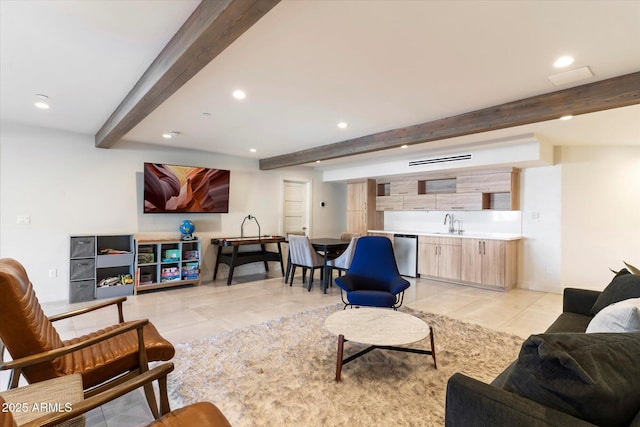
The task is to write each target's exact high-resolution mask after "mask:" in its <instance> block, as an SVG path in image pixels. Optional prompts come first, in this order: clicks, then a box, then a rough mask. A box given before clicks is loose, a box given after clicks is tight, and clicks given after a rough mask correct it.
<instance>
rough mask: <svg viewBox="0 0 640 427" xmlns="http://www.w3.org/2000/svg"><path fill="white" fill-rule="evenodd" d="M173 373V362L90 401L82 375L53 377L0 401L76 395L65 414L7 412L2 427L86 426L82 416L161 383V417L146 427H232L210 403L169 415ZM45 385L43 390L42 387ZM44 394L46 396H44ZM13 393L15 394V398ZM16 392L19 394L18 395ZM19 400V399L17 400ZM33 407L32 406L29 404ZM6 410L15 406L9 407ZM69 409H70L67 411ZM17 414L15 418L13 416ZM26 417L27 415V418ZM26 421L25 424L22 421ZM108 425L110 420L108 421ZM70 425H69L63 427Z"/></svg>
mask: <svg viewBox="0 0 640 427" xmlns="http://www.w3.org/2000/svg"><path fill="white" fill-rule="evenodd" d="M171 371H173V364H172V363H164V364H162V365H159V366H157V367H155V368H153V369H151V370H149V371H147V372H145V373H143V374H141V375H138V376H137V377H135V378H132V379H130V380H128V381H125V382H124V383H122V384H119V385H117V386H115V387H113V388H111V389H109V390H106V391H103V392H101V393H98V394H96V395H94V396H92V397H89V398H86V399H85V398H83V397H82V381H81V377H80V375H79V374H74V375H68V376H67V377H59V378H54V379H52V380H47V381H44V382H42V383H38V384H32V385H28V386H25V387H21V388H19V389H14V390H9V391H8V392H4V393H0V401H2V400H6V401H7V402H11V401H13V402H19V403H21V404H22V403H25V402H33V403H42V402H46V403H52V404H53V407H54V408H55V404H57V403H58V404H59V403H60V402H61V400H60V398H56V397H54V396H53V395H52V392H53V393H56V392H62V391H66V394H67V397H65V399H68V396H76V397H75V398H71V399H69V401H65V402H64V403H65V404H66V406H65V408H66V409H65V410H64V411H54V412H51V413H41V412H36V413H33V412H32V413H22V412H21V413H15V414H13V413H11V412H7V411H4V412H2V413H0V427H17V426H19V427H35V426H38V427H45V426H55V425H58V424H60V423H63V422H66V423H69V422H72V423H73V425H74V426H84V417H83V414H85V413H86V412H88V411H90V410H92V409H95V408H97V407H99V406H102V405H104V404H105V403H107V402H110V401H112V400H114V399H117V398H119V397H121V396H123V395H125V394H127V393H129V392H131V391H133V390H135V389H137V388H139V387H145V386H146V385H151V383H152V382H153V381H156V380H157V381H158V384H159V385H160V387H159V388H160V415H161V417H157V416H156V417H155V418H156V419H155V421H153V422H151V423H150V424H148V425H147V427H164V426H173V427H191V426H198V427H230V426H231V424H229V421H228V420H227V418H226V417H225V416H224V415H223V414H222V412H221V411H220V409H218V408H217V407H216V406H215V405H214V404H212V403H210V402H198V403H194V404H192V405H189V406H186V407H184V408H180V409H176V410H174V411H171V412H170V408H169V399H168V396H167V387H166V383H167V375H168V374H169V373H170V372H171ZM42 386H44V387H42ZM43 392H44V394H43ZM12 393H13V394H14V395H12ZM16 393H19V397H18V395H16ZM16 399H18V400H16ZM27 406H29V407H30V405H27ZM7 407H12V406H11V405H8V406H7ZM67 409H68V410H67ZM14 415H15V416H14ZM25 415H26V416H25ZM22 420H24V421H25V422H21V421H22ZM107 422H108V420H107ZM64 425H65V426H67V424H64Z"/></svg>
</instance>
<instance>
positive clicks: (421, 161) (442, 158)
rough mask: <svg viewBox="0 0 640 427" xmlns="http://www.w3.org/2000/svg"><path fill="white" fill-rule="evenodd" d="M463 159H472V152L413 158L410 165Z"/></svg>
mask: <svg viewBox="0 0 640 427" xmlns="http://www.w3.org/2000/svg"><path fill="white" fill-rule="evenodd" d="M461 160H471V154H459V155H457V156H446V157H433V158H431V159H423V160H412V161H410V162H409V166H422V165H431V164H434V163H449V162H459V161H461Z"/></svg>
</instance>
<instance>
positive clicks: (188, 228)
mask: <svg viewBox="0 0 640 427" xmlns="http://www.w3.org/2000/svg"><path fill="white" fill-rule="evenodd" d="M195 230H196V226H195V225H193V222H191V221H190V220H188V219H185V220H184V221H182V223H181V224H180V233H182V237H180V240H195V239H196V237H195V236H194V235H193V232H194V231H195Z"/></svg>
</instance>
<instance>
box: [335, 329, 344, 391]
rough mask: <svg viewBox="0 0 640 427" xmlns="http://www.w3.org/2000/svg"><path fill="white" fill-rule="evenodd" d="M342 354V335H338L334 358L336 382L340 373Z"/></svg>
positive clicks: (338, 380)
mask: <svg viewBox="0 0 640 427" xmlns="http://www.w3.org/2000/svg"><path fill="white" fill-rule="evenodd" d="M343 356H344V335H342V334H340V335H338V359H337V360H336V382H340V375H341V374H342V358H343Z"/></svg>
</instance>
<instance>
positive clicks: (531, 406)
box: [445, 272, 640, 427]
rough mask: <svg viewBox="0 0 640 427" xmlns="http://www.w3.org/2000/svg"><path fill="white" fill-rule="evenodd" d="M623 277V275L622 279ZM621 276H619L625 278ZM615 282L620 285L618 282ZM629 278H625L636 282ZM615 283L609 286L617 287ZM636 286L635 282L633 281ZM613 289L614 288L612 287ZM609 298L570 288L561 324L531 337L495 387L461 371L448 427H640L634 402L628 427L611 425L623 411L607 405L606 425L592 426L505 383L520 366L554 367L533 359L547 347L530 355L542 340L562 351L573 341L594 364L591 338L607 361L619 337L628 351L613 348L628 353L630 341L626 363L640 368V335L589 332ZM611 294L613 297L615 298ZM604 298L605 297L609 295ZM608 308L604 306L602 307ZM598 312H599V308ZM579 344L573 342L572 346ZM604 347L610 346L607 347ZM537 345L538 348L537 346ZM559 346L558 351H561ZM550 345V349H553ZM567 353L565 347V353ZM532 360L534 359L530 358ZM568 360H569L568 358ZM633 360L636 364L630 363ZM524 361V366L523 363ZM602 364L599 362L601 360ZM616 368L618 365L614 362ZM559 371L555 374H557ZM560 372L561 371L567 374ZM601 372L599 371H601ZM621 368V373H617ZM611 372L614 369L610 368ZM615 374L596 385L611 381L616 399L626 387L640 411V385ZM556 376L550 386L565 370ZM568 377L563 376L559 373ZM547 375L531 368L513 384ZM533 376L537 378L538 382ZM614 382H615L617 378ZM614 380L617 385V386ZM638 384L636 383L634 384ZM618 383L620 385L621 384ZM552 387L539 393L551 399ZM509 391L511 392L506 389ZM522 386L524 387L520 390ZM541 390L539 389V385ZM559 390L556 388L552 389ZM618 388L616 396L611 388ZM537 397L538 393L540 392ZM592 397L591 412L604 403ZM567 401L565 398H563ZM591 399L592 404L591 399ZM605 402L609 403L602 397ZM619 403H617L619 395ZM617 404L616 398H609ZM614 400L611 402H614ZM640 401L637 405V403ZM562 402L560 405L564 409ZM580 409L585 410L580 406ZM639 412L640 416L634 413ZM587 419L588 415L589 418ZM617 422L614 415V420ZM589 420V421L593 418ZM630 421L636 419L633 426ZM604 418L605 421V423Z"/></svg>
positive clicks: (453, 386) (639, 280) (453, 381)
mask: <svg viewBox="0 0 640 427" xmlns="http://www.w3.org/2000/svg"><path fill="white" fill-rule="evenodd" d="M621 273H622V274H626V273H627V272H621ZM622 274H619V275H622ZM619 275H616V278H617V277H618V276H619ZM616 278H614V281H615V280H616ZM627 279H629V277H627V278H626V279H625V280H626V281H627V282H630V281H629V280H627ZM614 281H612V283H611V284H610V285H609V287H611V286H612V284H613V283H614ZM630 283H631V282H630ZM632 285H633V286H634V287H637V288H638V289H637V290H636V289H633V291H632V296H631V297H634V296H633V294H635V295H636V296H635V297H640V286H639V285H640V277H639V276H636V277H635V278H632ZM609 287H608V288H609ZM625 292H626V293H627V294H628V289H625ZM602 294H603V292H598V291H591V290H584V289H576V288H566V289H565V290H564V294H563V312H562V314H561V315H560V316H559V317H558V318H557V319H556V320H555V322H554V323H553V324H552V325H551V326H550V327H549V328H548V329H547V331H546V332H545V334H541V335H536V336H531V337H529V339H528V340H527V341H525V344H523V349H522V350H521V352H520V356H519V358H518V360H516V361H515V362H514V363H513V364H512V365H511V366H509V367H508V368H507V369H506V370H505V371H504V372H503V373H501V374H500V375H499V376H498V377H497V378H496V379H495V380H494V381H493V382H492V383H491V384H486V383H483V382H481V381H478V380H476V379H473V378H471V377H468V376H466V375H463V374H461V373H456V374H454V375H453V376H452V377H451V378H450V379H449V381H448V384H447V395H446V413H445V426H446V427H463V426H464V427H480V426H483V427H488V426H491V427H494V426H518V427H525V426H572V427H580V426H594V425H628V426H632V427H640V411H638V412H634V411H635V410H637V409H633V410H632V411H631V412H630V414H631V415H629V402H628V401H627V402H626V404H627V406H626V409H627V415H626V418H624V420H625V421H623V422H622V423H621V422H620V420H617V421H616V422H614V421H611V422H609V420H608V418H607V417H608V416H609V414H608V413H607V411H612V413H617V412H619V411H618V410H617V408H615V407H613V406H611V407H610V406H606V405H607V404H605V403H603V405H605V406H604V407H602V408H599V410H600V411H601V412H604V413H606V415H605V416H604V418H602V417H601V418H599V420H600V421H598V422H597V424H593V423H591V422H587V421H585V420H584V419H581V418H578V417H576V416H575V414H574V415H572V414H570V413H568V412H565V411H562V410H558V409H554V408H553V407H552V406H554V405H553V404H551V405H546V404H541V403H538V402H539V401H540V397H539V396H537V397H538V401H535V400H532V399H530V398H527V397H523V396H522V395H521V394H519V393H517V392H514V391H513V390H510V389H509V387H505V382H508V376H509V375H513V369H514V368H513V367H514V365H515V364H516V363H519V364H520V369H522V363H527V360H528V361H533V362H530V363H531V364H532V365H538V366H534V368H533V369H532V371H536V370H538V371H540V368H539V365H542V364H543V363H546V364H547V366H546V367H545V369H549V365H548V361H544V362H538V361H537V359H536V358H535V355H534V357H533V358H532V357H531V355H532V354H535V353H536V352H539V353H542V352H544V351H545V350H546V349H542V346H540V347H539V348H538V347H536V348H535V349H534V350H532V351H529V353H528V354H525V353H526V351H525V346H527V343H529V344H528V345H529V347H532V345H531V341H536V340H537V342H538V344H539V343H540V341H543V340H549V341H554V343H553V344H554V345H556V346H557V347H558V346H559V347H562V346H564V345H565V341H566V342H567V343H569V344H568V345H567V347H568V348H569V347H572V348H573V349H574V350H576V353H578V352H580V351H582V352H583V353H585V354H586V357H585V356H584V355H583V356H582V357H583V359H582V361H584V360H587V364H588V363H590V362H591V363H592V362H593V361H589V360H588V359H589V358H590V356H591V354H593V353H590V352H589V351H586V350H585V347H587V348H588V347H589V345H590V344H589V342H587V344H586V345H585V340H591V339H600V342H599V343H597V345H595V346H593V347H594V348H595V349H596V350H594V351H595V352H596V353H598V352H600V354H601V355H604V356H601V357H605V358H607V357H608V356H609V354H611V353H607V352H606V350H607V345H608V344H607V343H609V342H612V343H615V344H619V343H616V341H617V340H618V339H622V338H624V339H626V340H627V341H625V344H623V345H622V347H620V346H618V347H616V345H615V344H613V345H612V347H611V348H618V349H620V348H622V349H623V350H622V352H626V348H628V347H627V346H628V343H629V342H631V343H632V348H633V350H631V353H630V355H631V356H626V357H627V359H625V360H624V361H623V363H622V364H623V365H624V363H625V361H626V362H627V363H631V364H632V365H633V364H635V363H636V361H637V364H640V353H638V354H637V359H636V358H634V357H633V356H634V355H636V353H637V352H638V351H640V344H638V343H640V333H638V332H634V333H625V334H614V333H606V334H584V332H585V330H586V328H587V326H588V324H589V322H590V321H591V319H593V317H594V313H593V311H594V309H595V308H596V306H597V305H598V304H600V305H602V306H604V304H608V303H609V301H606V300H605V298H601V299H600V300H599V297H600V296H601V295H602ZM609 296H610V294H608V295H607V297H609ZM603 297H604V295H603ZM613 298H616V299H618V300H622V299H627V298H630V297H629V296H627V295H614V296H613ZM601 308H602V307H601ZM596 312H597V310H596ZM572 343H573V344H572ZM603 343H604V344H603ZM534 346H535V345H534ZM557 347H556V348H557ZM548 348H549V347H547V349H548ZM563 350H564V349H563ZM614 352H619V350H614ZM527 357H528V359H527ZM563 358H564V359H563ZM568 359H569V360H570V361H571V362H573V359H572V357H569V358H568ZM629 359H632V361H630V362H629ZM523 360H524V362H523ZM560 360H562V362H560V363H559V364H558V366H559V367H560V368H561V369H562V368H563V366H560V365H564V364H565V363H567V362H566V360H567V357H566V354H565V355H562V356H561V357H560ZM598 360H599V359H598ZM614 366H616V365H615V364H614ZM553 369H555V371H553ZM561 369H560V370H561ZM595 370H596V371H597V370H598V369H595ZM613 370H615V369H613ZM610 371H611V369H610ZM610 371H609V372H608V373H603V374H602V375H606V376H604V377H603V376H598V375H600V374H596V375H595V376H594V378H595V380H594V381H596V382H598V383H605V385H604V388H605V389H607V390H606V391H605V393H609V395H608V396H605V397H608V398H609V399H610V398H611V397H612V396H611V393H616V392H617V391H616V390H617V384H622V385H623V386H624V387H621V391H620V393H624V394H625V396H624V397H625V398H626V399H627V400H628V399H629V395H630V399H631V408H640V394H639V393H638V392H636V391H634V390H636V389H637V388H638V387H637V382H636V383H634V384H633V385H631V384H627V379H626V377H625V375H626V373H619V372H617V373H616V374H615V375H614V376H613V377H612V376H611V375H610ZM551 372H552V375H548V376H547V377H546V378H547V379H548V380H549V382H554V381H555V380H556V377H555V373H556V372H559V370H558V369H557V367H554V368H552V370H551ZM559 375H560V376H562V375H563V373H562V372H560V374H559ZM541 377H543V376H541V375H539V372H533V373H532V372H528V371H527V370H526V368H525V373H524V375H523V374H522V373H520V376H519V377H518V378H516V379H515V380H514V377H512V378H511V381H512V384H513V382H514V381H516V383H517V384H516V385H520V384H525V385H524V387H523V388H527V387H530V384H529V383H531V382H535V381H540V378H541ZM532 378H533V379H532ZM612 378H613V379H612ZM612 381H613V385H614V387H611V385H612ZM633 381H636V380H633ZM616 382H617V383H616ZM568 384H571V385H570V386H569V387H572V386H573V385H572V384H574V383H571V382H568ZM546 387H547V384H542V386H540V387H538V391H539V390H542V393H539V394H540V395H543V396H545V393H547V390H545V389H546ZM505 388H506V389H505ZM516 388H518V387H516ZM534 388H535V386H534ZM551 388H553V387H551ZM612 389H613V390H614V391H613V392H612V391H611V390H612ZM551 393H553V391H552V392H551ZM534 394H535V392H534ZM586 395H588V397H587V400H588V401H589V403H587V404H586V405H585V406H586V407H587V408H586V411H587V412H588V411H589V410H590V407H591V406H597V404H596V405H592V404H591V401H592V400H596V401H599V400H600V399H599V398H597V397H596V399H594V396H593V395H589V393H587V394H586ZM554 397H555V396H552V399H551V400H553V398H554ZM560 399H561V400H562V398H560ZM589 399H590V400H589ZM602 400H603V401H604V400H605V399H602ZM613 400H614V401H615V400H616V398H615V396H614V399H613ZM609 401H611V399H610V400H609ZM609 401H608V402H609ZM636 402H637V405H636ZM563 403H564V402H561V404H560V405H559V406H560V407H562V404H563ZM577 406H580V403H578V405H577ZM633 414H635V416H634V415H633ZM584 418H587V417H584ZM612 418H614V416H612ZM587 419H588V418H587ZM629 419H630V420H631V421H630V422H629ZM603 420H604V421H603Z"/></svg>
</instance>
